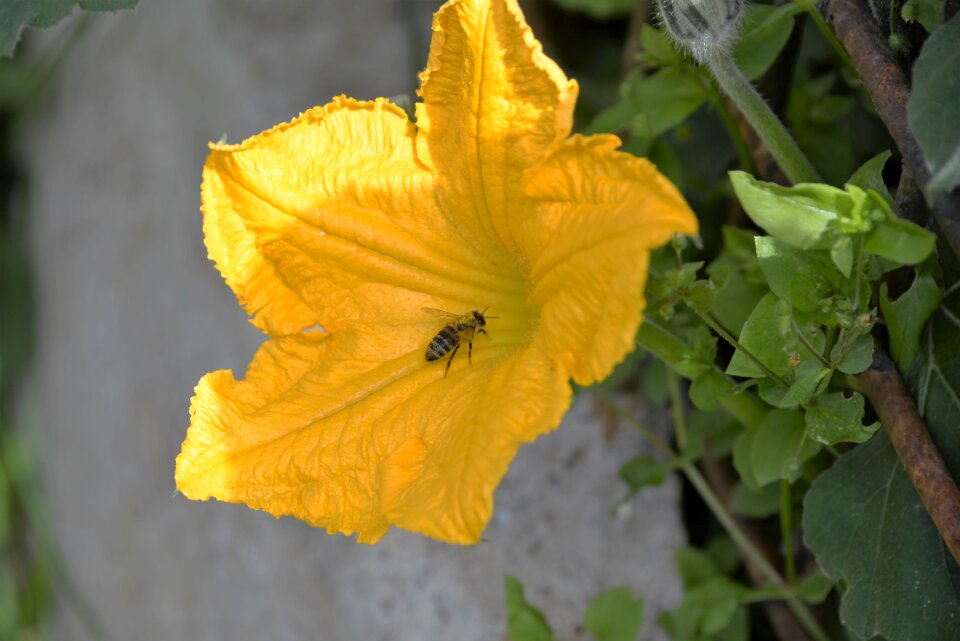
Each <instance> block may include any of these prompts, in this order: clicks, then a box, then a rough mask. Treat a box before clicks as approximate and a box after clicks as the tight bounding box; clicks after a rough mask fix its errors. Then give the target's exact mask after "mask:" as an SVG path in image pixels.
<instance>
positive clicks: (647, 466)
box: [620, 456, 674, 503]
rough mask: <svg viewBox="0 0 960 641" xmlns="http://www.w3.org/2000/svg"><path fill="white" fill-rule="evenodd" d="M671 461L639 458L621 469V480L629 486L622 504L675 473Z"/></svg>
mask: <svg viewBox="0 0 960 641" xmlns="http://www.w3.org/2000/svg"><path fill="white" fill-rule="evenodd" d="M673 470H674V466H673V464H672V463H670V462H669V461H657V460H654V459H652V458H650V457H649V456H637V457H635V458H632V459H630V460H629V461H627V462H626V463H624V464H623V465H622V466H621V467H620V478H621V479H622V480H623V482H624V483H626V484H627V495H626V496H625V497H623V498H622V499H621V500H620V502H621V503H622V502H624V501H628V500H630V499H631V498H633V496H634V495H635V494H636V493H637V492H639V491H640V490H641V489H643V488H645V487H647V486H649V485H660V484H661V483H663V482H664V481H665V480H666V478H667V477H668V476H670V474H671V473H672V472H673Z"/></svg>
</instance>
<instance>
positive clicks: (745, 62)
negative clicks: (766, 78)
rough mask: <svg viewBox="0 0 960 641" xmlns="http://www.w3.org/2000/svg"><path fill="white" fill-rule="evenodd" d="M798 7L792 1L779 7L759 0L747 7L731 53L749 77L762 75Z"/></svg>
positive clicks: (783, 40)
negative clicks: (764, 3)
mask: <svg viewBox="0 0 960 641" xmlns="http://www.w3.org/2000/svg"><path fill="white" fill-rule="evenodd" d="M801 11H803V8H802V7H801V6H800V5H799V4H796V3H790V4H786V5H784V6H782V7H771V6H767V5H761V4H752V5H749V6H748V7H747V11H746V16H745V17H744V19H743V24H742V25H741V29H740V33H741V35H740V39H739V40H738V41H737V43H736V44H735V45H734V46H733V55H734V57H735V58H736V61H737V66H738V67H740V70H741V71H742V72H743V75H745V76H746V77H747V78H748V79H749V80H756V79H757V78H759V77H760V76H762V75H763V74H764V73H766V71H767V69H769V68H770V65H772V64H773V63H774V61H775V60H776V59H777V56H778V55H780V51H781V50H782V49H783V47H784V45H786V44H787V40H789V39H790V34H791V32H793V17H794V16H795V15H796V14H798V13H800V12H801Z"/></svg>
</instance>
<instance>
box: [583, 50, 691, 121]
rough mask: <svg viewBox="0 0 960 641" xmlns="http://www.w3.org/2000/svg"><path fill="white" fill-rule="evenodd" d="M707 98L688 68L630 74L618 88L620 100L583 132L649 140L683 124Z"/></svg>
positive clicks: (681, 67)
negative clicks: (624, 132) (625, 133)
mask: <svg viewBox="0 0 960 641" xmlns="http://www.w3.org/2000/svg"><path fill="white" fill-rule="evenodd" d="M706 99H707V91H706V88H705V87H704V84H703V81H702V80H701V78H700V74H699V73H698V72H697V71H696V70H695V69H693V68H692V67H689V66H686V65H684V66H679V67H665V68H663V69H661V70H660V71H658V72H657V73H655V74H653V75H652V76H648V75H645V74H644V73H643V72H642V71H641V70H637V71H634V72H633V73H631V74H630V76H628V77H627V79H626V80H625V81H624V83H623V85H622V86H621V97H620V101H619V102H618V103H616V104H615V105H613V106H612V107H610V108H608V109H605V110H604V111H602V112H601V113H600V114H599V115H598V116H597V117H596V118H595V119H594V120H593V122H591V123H590V126H589V127H587V129H586V131H585V133H587V134H593V133H601V132H610V133H616V132H619V131H621V130H623V129H630V131H631V132H632V133H633V135H634V136H637V137H640V138H653V137H654V136H658V135H660V134H661V133H663V132H665V131H667V130H668V129H671V128H673V127H675V126H676V125H678V124H680V123H681V122H683V121H684V120H685V119H686V118H687V117H688V116H689V115H690V114H692V113H693V112H694V111H696V110H697V109H698V108H699V107H700V105H702V104H703V103H704V102H705V101H706Z"/></svg>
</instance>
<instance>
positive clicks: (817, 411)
mask: <svg viewBox="0 0 960 641" xmlns="http://www.w3.org/2000/svg"><path fill="white" fill-rule="evenodd" d="M864 413H865V409H864V401H863V395H862V394H859V393H856V392H854V393H853V395H852V396H851V397H850V398H847V397H846V396H844V394H843V392H833V393H831V394H824V395H823V396H821V397H820V398H819V399H817V403H816V405H814V406H813V407H811V408H809V409H808V410H807V412H806V422H807V436H809V437H810V438H812V439H813V440H815V441H817V442H819V443H823V444H824V445H836V444H837V443H863V442H864V441H866V440H867V439H869V438H870V437H871V436H873V435H874V433H876V431H877V430H878V429H880V423H877V422H874V423H871V424H870V425H864V424H863V416H864Z"/></svg>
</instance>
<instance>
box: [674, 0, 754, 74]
mask: <svg viewBox="0 0 960 641" xmlns="http://www.w3.org/2000/svg"><path fill="white" fill-rule="evenodd" d="M657 2H658V4H659V5H660V15H661V16H662V18H663V24H664V25H665V26H666V27H667V31H669V32H670V35H671V36H672V37H673V39H674V40H675V41H676V42H677V43H678V44H680V45H682V46H683V47H685V48H686V49H688V50H689V51H690V52H691V53H693V57H694V58H696V59H697V62H704V61H706V60H707V59H709V58H712V57H715V56H718V55H719V56H724V55H728V54H729V53H730V50H731V48H732V47H733V43H734V42H736V40H737V31H738V29H739V27H740V19H741V18H742V17H743V14H744V7H745V6H746V4H747V0H657Z"/></svg>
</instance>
